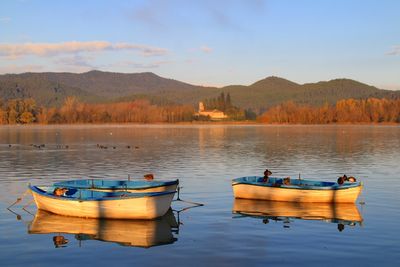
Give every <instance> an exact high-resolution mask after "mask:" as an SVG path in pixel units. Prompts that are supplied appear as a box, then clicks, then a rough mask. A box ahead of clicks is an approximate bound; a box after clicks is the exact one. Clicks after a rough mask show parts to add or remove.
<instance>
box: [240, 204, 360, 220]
mask: <svg viewBox="0 0 400 267" xmlns="http://www.w3.org/2000/svg"><path fill="white" fill-rule="evenodd" d="M232 210H233V213H234V214H240V215H244V216H250V217H255V218H262V219H263V220H265V219H269V220H275V221H290V220H291V219H299V220H317V221H325V222H331V223H338V224H343V225H356V224H360V225H361V223H362V221H363V218H362V216H361V214H360V212H359V210H358V208H357V205H355V204H354V203H309V202H282V201H265V200H255V199H239V198H238V199H235V200H234V203H233V208H232Z"/></svg>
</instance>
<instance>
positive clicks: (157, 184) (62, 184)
mask: <svg viewBox="0 0 400 267" xmlns="http://www.w3.org/2000/svg"><path fill="white" fill-rule="evenodd" d="M90 180H93V181H101V180H104V179H82V180H79V179H76V180H67V181H61V182H56V183H54V186H57V187H69V188H75V189H88V190H89V189H101V190H106V189H109V190H118V189H121V190H137V191H140V190H147V189H152V188H158V187H164V186H171V185H179V179H175V180H172V181H150V182H148V183H149V185H144V186H138V187H129V186H124V185H116V186H96V185H95V186H93V185H87V186H86V185H78V184H76V185H74V182H78V181H90ZM105 181H107V182H108V181H110V182H121V180H105ZM124 182H128V183H129V182H131V183H132V182H135V181H124ZM140 182H142V181H140ZM152 183H153V184H155V185H151V184H152Z"/></svg>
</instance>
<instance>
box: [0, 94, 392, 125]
mask: <svg viewBox="0 0 400 267" xmlns="http://www.w3.org/2000/svg"><path fill="white" fill-rule="evenodd" d="M228 96H229V94H228V95H227V96H225V95H224V94H221V95H220V96H219V97H218V98H215V99H211V100H207V101H208V102H207V101H205V103H206V107H207V109H212V108H216V109H220V110H221V111H224V112H226V114H228V116H230V119H231V120H240V119H245V118H246V117H247V116H248V115H247V113H246V110H242V109H240V108H238V107H234V106H233V105H232V104H231V102H230V96H229V97H228ZM223 99H224V101H222V100H223ZM210 103H213V104H210ZM207 105H208V106H207ZM213 105H214V106H213ZM210 107H211V108H210ZM224 107H225V108H224ZM194 113H195V110H194V108H193V106H191V105H164V106H157V105H154V104H152V103H151V102H150V101H148V100H145V99H137V100H133V101H129V102H118V103H105V104H91V103H84V102H81V101H79V100H78V99H77V98H76V97H73V96H72V97H67V98H66V99H65V101H64V104H63V105H62V106H61V107H50V108H48V107H43V106H38V105H36V102H35V100H34V99H32V98H27V99H10V100H8V101H2V100H1V99H0V124H29V123H40V124H61V123H130V122H137V123H157V122H171V123H173V122H184V121H193V119H194V118H193V115H194ZM252 116H253V115H252ZM257 120H258V121H259V122H262V123H299V124H328V123H381V122H387V123H400V99H385V98H383V99H378V98H368V99H363V100H356V99H343V100H340V101H338V102H336V104H335V105H329V104H327V103H326V104H325V105H323V106H320V107H313V106H310V105H302V104H298V103H295V102H293V101H289V102H285V103H282V104H280V105H277V106H275V107H272V108H270V109H269V110H268V111H266V112H265V113H263V114H262V115H260V116H259V117H258V118H257Z"/></svg>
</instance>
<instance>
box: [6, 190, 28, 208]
mask: <svg viewBox="0 0 400 267" xmlns="http://www.w3.org/2000/svg"><path fill="white" fill-rule="evenodd" d="M28 192H29V189H26V191H25V192H24V193H23V194H22V195H21V197H19V198H17V200H16V201H15V202H14V203H12V204H11V205H10V206H8V207H7V209H10V208H11V207H12V206H14V205H16V204H17V203H19V202H20V201H21V200H22V199H23V198H24V197H25V195H26V194H27V193H28Z"/></svg>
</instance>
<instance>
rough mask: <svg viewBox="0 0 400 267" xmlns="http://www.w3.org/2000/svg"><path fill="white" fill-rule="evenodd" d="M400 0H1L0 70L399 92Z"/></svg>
mask: <svg viewBox="0 0 400 267" xmlns="http://www.w3.org/2000/svg"><path fill="white" fill-rule="evenodd" d="M399 12H400V1H396V0H392V1H390V0H381V1H379V0H375V1H372V0H353V1H352V0H321V1H315V0H291V1H289V0H275V1H274V0H265V1H262V0H230V1H228V0H218V1H216V0H198V1H194V0H193V1H190V0H164V1H163V0H147V1H139V0H138V1H128V0H126V1H116V0H114V1H99V0H96V1H89V0H86V1H71V0H69V1H61V0H60V1H34V0H13V1H9V0H2V1H0V73H21V72H27V71H33V72H42V71H67V72H85V71H88V70H92V69H99V70H104V71H115V72H147V71H150V72H154V73H156V74H158V75H160V76H163V77H167V78H172V79H176V80H180V81H184V82H188V83H192V84H200V85H216V86H224V85H229V84H243V85H248V84H251V83H253V82H255V81H257V80H260V79H263V78H265V77H267V76H271V75H274V76H280V77H283V78H286V79H289V80H292V81H294V82H298V83H306V82H316V81H321V80H330V79H334V78H351V79H355V80H358V81H361V82H365V83H368V84H371V85H374V86H377V87H379V88H385V89H396V90H400V15H399V14H400V13H399Z"/></svg>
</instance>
